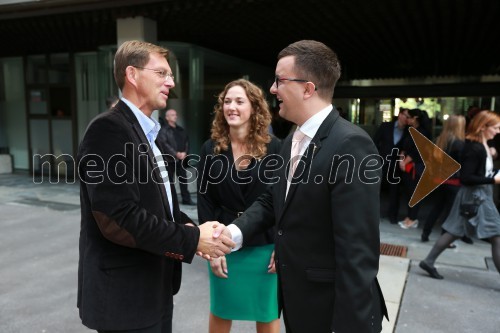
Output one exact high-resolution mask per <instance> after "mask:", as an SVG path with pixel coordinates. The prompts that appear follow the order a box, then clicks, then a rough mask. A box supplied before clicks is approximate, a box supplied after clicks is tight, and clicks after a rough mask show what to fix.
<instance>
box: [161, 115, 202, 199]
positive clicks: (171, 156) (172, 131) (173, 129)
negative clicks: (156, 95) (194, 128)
mask: <svg viewBox="0 0 500 333" xmlns="http://www.w3.org/2000/svg"><path fill="white" fill-rule="evenodd" d="M165 121H166V123H165V124H164V125H163V126H162V127H161V129H160V133H158V140H160V141H161V142H162V143H163V144H164V145H165V153H166V154H167V158H166V163H167V170H168V175H169V176H170V181H171V182H174V181H175V174H177V176H178V178H179V188H180V189H181V197H182V204H183V205H194V202H193V201H192V200H191V194H190V193H189V190H188V184H187V181H188V179H187V172H186V168H187V167H188V165H187V163H186V162H187V159H186V157H187V154H188V150H189V137H188V135H187V132H186V130H185V129H184V128H183V127H181V126H179V125H178V124H177V111H175V110H174V109H169V110H167V111H166V112H165Z"/></svg>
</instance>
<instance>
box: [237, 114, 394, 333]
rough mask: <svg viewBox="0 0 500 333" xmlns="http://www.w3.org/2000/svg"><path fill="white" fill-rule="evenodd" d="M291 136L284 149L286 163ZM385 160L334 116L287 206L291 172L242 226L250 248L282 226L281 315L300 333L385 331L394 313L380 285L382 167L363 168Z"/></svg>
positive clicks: (281, 172) (327, 121) (292, 189)
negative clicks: (389, 315) (389, 310)
mask: <svg viewBox="0 0 500 333" xmlns="http://www.w3.org/2000/svg"><path fill="white" fill-rule="evenodd" d="M291 137H292V136H291V135H289V136H288V137H287V138H286V139H285V140H284V142H283V148H282V151H281V154H282V156H283V157H284V160H285V161H288V160H289V159H290V149H291ZM377 155H378V154H377V149H376V148H375V145H374V144H373V141H372V140H371V138H370V137H369V136H368V135H367V133H366V132H365V131H364V130H362V129H361V128H359V127H357V126H355V125H353V124H351V123H350V122H348V121H346V120H345V119H342V118H341V117H339V114H338V112H337V111H335V110H333V111H332V112H331V113H330V114H329V115H328V117H327V118H326V119H325V120H324V121H323V123H322V124H321V126H320V128H319V130H318V132H317V133H316V136H315V137H314V138H313V139H312V142H311V144H310V145H309V147H308V149H307V150H306V152H305V155H304V157H303V158H302V161H304V163H301V164H299V165H298V167H297V170H296V175H300V176H297V180H296V181H295V184H292V185H291V186H290V190H289V193H288V196H287V197H286V200H285V192H286V175H287V172H288V171H287V169H288V168H287V167H283V168H280V169H279V170H278V171H277V174H276V175H277V176H278V177H279V182H278V183H277V184H275V185H273V187H272V188H271V189H270V190H269V191H267V192H266V193H265V194H263V195H262V196H260V197H259V198H258V199H257V201H256V202H255V203H254V204H253V205H252V206H251V207H250V208H249V209H247V210H246V211H245V213H244V214H243V215H242V216H241V217H240V218H238V219H236V220H235V221H234V224H236V225H237V226H238V227H239V228H240V229H241V231H242V233H243V242H245V239H246V238H247V237H251V235H253V234H255V233H257V232H261V231H262V230H263V229H266V228H268V227H270V226H272V225H276V230H277V231H276V242H275V251H276V254H275V259H276V268H277V271H278V281H279V289H278V292H279V298H278V300H279V309H280V310H282V309H283V311H284V313H285V318H286V322H287V323H288V324H287V325H288V326H289V328H290V329H291V331H293V332H296V333H306V332H331V331H335V332H337V333H338V332H380V330H381V329H382V326H381V323H382V316H383V314H387V310H386V307H385V303H384V298H383V296H382V293H381V291H380V287H379V285H378V282H377V278H376V277H377V273H378V265H379V256H380V233H379V223H380V218H379V212H380V209H379V201H380V200H379V190H380V177H381V174H382V173H381V167H382V161H380V160H379V162H378V164H377V167H378V169H377V170H376V171H373V172H363V171H366V170H367V168H366V165H365V167H363V168H360V165H361V164H363V163H367V160H366V159H365V158H366V157H369V159H371V157H373V158H374V159H377ZM370 156H371V157H370ZM347 164H350V167H346V165H347ZM360 169H362V170H361V172H360ZM363 169H364V170H363ZM374 177H375V179H374ZM376 177H378V179H377V178H376Z"/></svg>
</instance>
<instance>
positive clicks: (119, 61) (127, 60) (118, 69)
mask: <svg viewBox="0 0 500 333" xmlns="http://www.w3.org/2000/svg"><path fill="white" fill-rule="evenodd" d="M151 53H158V54H160V55H162V56H164V57H165V59H167V60H168V54H169V51H168V50H167V49H165V48H163V47H161V46H158V45H154V44H151V43H148V42H143V41H140V40H130V41H126V42H124V43H123V44H122V45H121V46H120V47H119V48H118V51H116V54H115V68H114V75H115V81H116V84H117V85H118V88H120V90H123V87H124V86H125V75H126V73H125V71H126V69H127V67H128V66H137V67H144V66H146V64H147V63H148V62H149V55H150V54H151Z"/></svg>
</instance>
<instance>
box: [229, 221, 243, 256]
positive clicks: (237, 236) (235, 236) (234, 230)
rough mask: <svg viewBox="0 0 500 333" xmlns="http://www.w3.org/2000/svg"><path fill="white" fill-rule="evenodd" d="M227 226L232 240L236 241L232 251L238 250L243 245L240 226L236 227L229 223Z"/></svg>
mask: <svg viewBox="0 0 500 333" xmlns="http://www.w3.org/2000/svg"><path fill="white" fill-rule="evenodd" d="M227 228H228V229H229V232H231V238H232V241H233V242H235V243H236V246H235V247H234V248H233V250H232V251H233V252H234V251H238V250H239V249H241V246H242V245H243V234H242V233H241V230H240V228H238V227H237V226H236V225H235V224H230V225H228V226H227Z"/></svg>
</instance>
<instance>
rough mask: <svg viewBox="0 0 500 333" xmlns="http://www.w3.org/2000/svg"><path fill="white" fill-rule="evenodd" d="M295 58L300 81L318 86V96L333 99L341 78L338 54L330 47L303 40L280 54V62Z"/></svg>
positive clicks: (289, 46)
mask: <svg viewBox="0 0 500 333" xmlns="http://www.w3.org/2000/svg"><path fill="white" fill-rule="evenodd" d="M288 56H293V57H295V72H296V74H297V75H301V77H300V79H305V80H309V81H311V82H312V83H314V84H315V85H316V88H317V89H318V95H319V96H320V97H322V98H323V99H331V98H332V97H333V91H334V89H335V85H336V83H337V81H338V80H339V78H340V73H341V68H340V62H339V59H338V57H337V54H336V53H335V52H334V51H333V50H332V49H330V48H329V47H328V46H326V45H325V44H323V43H321V42H317V41H315V40H301V41H298V42H295V43H293V44H290V45H288V46H287V47H285V48H284V49H283V50H281V52H280V53H279V54H278V60H279V59H281V58H284V57H288Z"/></svg>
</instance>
